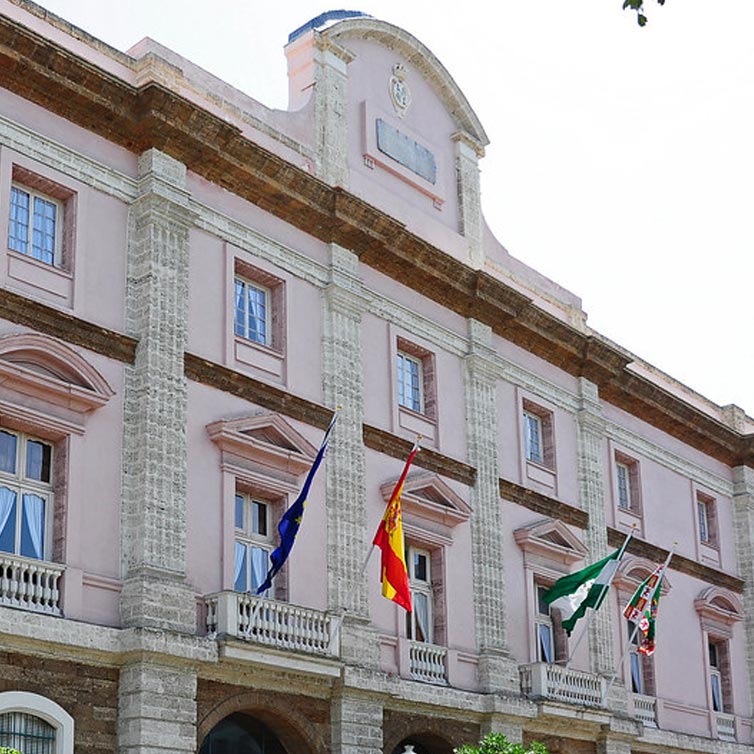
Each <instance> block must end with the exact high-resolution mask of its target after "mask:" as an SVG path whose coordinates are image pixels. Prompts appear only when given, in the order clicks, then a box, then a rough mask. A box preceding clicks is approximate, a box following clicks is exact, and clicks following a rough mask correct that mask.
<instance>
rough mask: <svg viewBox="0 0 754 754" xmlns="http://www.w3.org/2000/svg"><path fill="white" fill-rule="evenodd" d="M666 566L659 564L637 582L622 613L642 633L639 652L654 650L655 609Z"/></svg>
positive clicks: (658, 600) (651, 651) (657, 605)
mask: <svg viewBox="0 0 754 754" xmlns="http://www.w3.org/2000/svg"><path fill="white" fill-rule="evenodd" d="M665 568H666V566H665V565H664V564H663V565H659V566H657V568H655V570H654V571H653V572H652V573H651V574H650V575H649V576H648V577H647V578H646V579H644V581H642V582H641V584H639V586H638V588H637V589H636V591H635V592H634V596H633V597H631V601H630V602H629V603H628V605H626V609H625V610H624V611H623V615H625V616H626V618H628V620H630V621H631V622H632V623H636V625H637V626H638V629H639V631H641V632H642V634H644V636H643V637H642V640H641V644H639V652H641V653H642V654H645V655H651V654H652V653H653V652H654V651H655V623H656V621H657V610H658V608H659V607H660V592H661V590H662V575H663V573H664V572H665Z"/></svg>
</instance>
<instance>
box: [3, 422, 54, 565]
mask: <svg viewBox="0 0 754 754" xmlns="http://www.w3.org/2000/svg"><path fill="white" fill-rule="evenodd" d="M0 433H3V434H8V435H12V436H14V437H15V438H16V448H15V467H16V470H15V472H14V473H11V472H9V471H3V470H0V487H6V488H8V489H10V490H11V491H12V492H15V493H16V498H15V500H14V502H13V505H14V506H15V526H14V528H15V531H14V534H13V550H5V549H0V552H2V553H6V554H8V555H13V556H15V557H19V558H29V559H30V560H40V561H49V560H50V558H51V553H52V528H53V520H54V516H55V477H56V473H55V468H56V467H55V464H56V461H57V458H56V456H57V453H56V449H55V443H54V442H52V441H50V440H49V439H48V438H41V437H38V436H36V435H31V434H28V433H26V432H20V431H18V430H16V429H13V428H11V427H9V426H7V425H6V424H3V425H0ZM30 442H34V443H40V444H42V445H44V446H46V447H47V448H49V451H50V457H49V460H48V475H49V481H47V482H45V481H42V480H37V479H33V478H29V477H28V476H27V468H28V467H27V461H28V447H29V443H30ZM27 494H31V495H35V496H36V497H38V498H40V499H42V500H43V501H44V509H43V521H42V529H41V532H40V534H41V537H42V542H41V548H42V552H41V554H40V555H39V556H36V555H29V554H23V553H22V552H21V550H22V547H23V525H24V520H25V519H26V507H25V506H26V502H25V500H24V498H25V496H26V495H27ZM6 525H7V521H6ZM4 529H5V527H3V530H4ZM0 534H2V532H0Z"/></svg>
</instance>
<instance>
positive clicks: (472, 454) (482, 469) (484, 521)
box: [464, 320, 519, 692]
mask: <svg viewBox="0 0 754 754" xmlns="http://www.w3.org/2000/svg"><path fill="white" fill-rule="evenodd" d="M469 343H470V345H469V353H468V355H467V356H466V358H465V383H464V385H465V393H466V438H467V443H468V453H469V463H471V464H472V465H473V466H474V467H476V470H477V476H476V484H475V485H474V488H473V489H472V491H471V505H472V507H473V509H474V514H473V516H472V517H471V537H472V548H473V557H472V569H473V579H474V612H475V615H474V622H475V625H476V635H477V644H478V647H479V653H480V657H479V676H480V683H481V685H482V689H483V690H485V691H499V690H509V691H513V692H516V691H518V688H519V681H518V669H517V667H516V665H515V663H514V662H513V661H512V660H511V658H510V656H509V654H508V651H507V636H506V621H507V620H508V618H509V614H508V612H507V610H506V600H505V572H504V567H503V563H504V562H505V558H504V552H503V544H502V538H501V537H500V532H501V531H505V522H504V520H503V506H502V504H501V502H500V482H499V479H500V473H499V466H498V456H497V388H496V381H497V373H496V371H495V368H494V366H493V362H492V356H493V351H492V330H491V329H490V327H488V326H487V325H483V324H482V323H481V322H477V321H476V320H469Z"/></svg>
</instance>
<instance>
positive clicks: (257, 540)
mask: <svg viewBox="0 0 754 754" xmlns="http://www.w3.org/2000/svg"><path fill="white" fill-rule="evenodd" d="M234 500H235V515H234V518H235V521H234V523H235V526H234V547H233V554H234V581H233V589H234V591H236V592H240V593H241V594H243V593H251V594H256V590H257V588H258V587H259V585H260V584H262V583H263V581H264V576H266V574H267V571H268V570H269V567H270V559H269V558H270V554H271V553H272V551H273V550H274V549H275V547H276V546H277V544H279V543H276V541H275V540H276V536H275V534H274V532H276V531H277V523H279V521H280V515H279V514H278V515H275V513H276V512H277V509H278V507H279V506H278V504H277V503H276V502H274V501H272V500H268V499H263V498H262V496H261V495H259V494H254V493H252V492H251V491H248V490H245V489H244V488H243V487H240V488H239V486H238V485H237V489H236V493H235V498H234ZM239 502H240V504H241V507H242V525H241V526H240V527H239V526H238V506H239ZM257 505H260V506H264V511H263V516H264V522H265V525H264V528H265V532H264V533H261V532H259V531H255V525H254V524H255V521H256V517H255V516H254V509H255V506H257ZM273 518H276V519H277V521H276V522H275V525H274V526H273ZM239 545H241V546H242V547H244V548H245V550H246V554H245V559H244V564H245V566H244V569H245V574H244V584H245V585H246V587H247V588H246V589H243V590H241V589H239V588H238V574H237V573H236V572H235V571H236V570H237V563H238V561H237V557H238V555H237V552H238V546H239ZM253 550H257V551H262V552H264V553H266V556H267V558H266V560H265V566H264V569H263V570H264V572H263V573H262V574H260V575H261V577H262V580H261V581H259V583H258V584H254V583H253V563H252V561H253V556H252V555H251V553H252V551H253ZM271 591H272V597H273V598H274V597H275V592H276V582H273V585H272V590H271Z"/></svg>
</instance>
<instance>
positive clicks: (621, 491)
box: [615, 451, 641, 516]
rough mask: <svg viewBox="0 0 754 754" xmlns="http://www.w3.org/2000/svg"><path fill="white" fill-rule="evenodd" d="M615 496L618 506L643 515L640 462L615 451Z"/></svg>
mask: <svg viewBox="0 0 754 754" xmlns="http://www.w3.org/2000/svg"><path fill="white" fill-rule="evenodd" d="M615 497H616V504H617V506H618V508H620V509H621V510H624V511H631V512H632V513H634V514H636V515H637V516H638V515H641V487H640V484H639V462H638V461H636V460H634V459H633V458H630V457H629V456H627V455H625V454H623V453H620V452H617V451H616V453H615Z"/></svg>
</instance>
